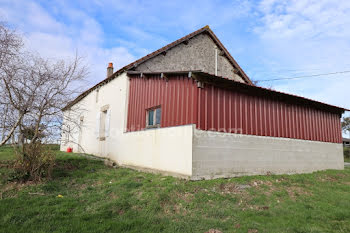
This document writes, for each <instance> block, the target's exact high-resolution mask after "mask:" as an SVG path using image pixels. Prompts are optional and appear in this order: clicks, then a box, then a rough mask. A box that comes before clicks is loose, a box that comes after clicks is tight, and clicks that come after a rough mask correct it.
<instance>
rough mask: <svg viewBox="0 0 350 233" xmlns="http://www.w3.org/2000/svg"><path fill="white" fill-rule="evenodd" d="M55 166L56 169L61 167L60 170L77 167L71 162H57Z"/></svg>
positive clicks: (69, 169)
mask: <svg viewBox="0 0 350 233" xmlns="http://www.w3.org/2000/svg"><path fill="white" fill-rule="evenodd" d="M56 168H57V169H62V170H65V171H75V170H77V169H78V168H79V167H78V166H77V165H74V164H71V163H59V164H56Z"/></svg>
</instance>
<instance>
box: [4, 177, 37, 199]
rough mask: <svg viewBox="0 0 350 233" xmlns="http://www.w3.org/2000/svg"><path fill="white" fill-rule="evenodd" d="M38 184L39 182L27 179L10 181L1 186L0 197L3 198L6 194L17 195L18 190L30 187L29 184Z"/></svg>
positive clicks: (7, 195)
mask: <svg viewBox="0 0 350 233" xmlns="http://www.w3.org/2000/svg"><path fill="white" fill-rule="evenodd" d="M37 184H38V183H35V182H33V181H27V182H25V183H22V182H9V183H7V184H5V185H3V186H2V187H1V190H0V199H3V198H4V196H6V198H9V197H17V195H18V192H19V191H21V190H22V189H23V188H25V187H28V186H33V185H37Z"/></svg>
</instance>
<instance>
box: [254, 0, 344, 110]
mask: <svg viewBox="0 0 350 233" xmlns="http://www.w3.org/2000/svg"><path fill="white" fill-rule="evenodd" d="M256 10H257V12H258V14H259V15H260V18H259V19H258V20H257V21H256V24H255V27H254V28H253V32H254V33H255V34H256V35H257V36H259V38H260V43H261V46H263V47H264V51H265V53H264V57H263V58H262V59H261V60H260V62H261V65H262V66H263V67H264V68H265V73H259V72H257V71H254V69H252V73H254V74H255V77H256V78H258V79H269V78H276V77H280V78H283V77H294V76H301V75H310V74H319V73H329V72H334V71H342V70H350V62H349V59H348V58H349V57H350V43H349V41H350V28H349V27H348V25H350V2H349V1H344V0H341V1H332V0H292V1H287V0H283V1H275V0H263V1H261V2H260V4H259V5H258V7H257V9H256ZM286 67H287V68H288V69H285V68H286ZM266 75H267V76H266ZM266 85H267V86H269V85H272V86H273V88H275V89H277V90H282V91H286V92H289V93H295V94H298V95H303V96H306V97H309V98H312V99H317V100H320V101H323V102H327V103H331V104H334V105H340V106H344V107H347V108H350V104H349V102H348V101H347V98H346V96H347V93H348V86H350V74H343V75H333V76H328V77H318V78H304V79H295V80H289V81H279V82H271V83H267V84H266Z"/></svg>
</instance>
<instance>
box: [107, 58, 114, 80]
mask: <svg viewBox="0 0 350 233" xmlns="http://www.w3.org/2000/svg"><path fill="white" fill-rule="evenodd" d="M112 74H113V63H112V62H110V63H108V67H107V78H108V77H109V76H111V75H112Z"/></svg>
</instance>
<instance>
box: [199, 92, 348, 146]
mask: <svg viewBox="0 0 350 233" xmlns="http://www.w3.org/2000/svg"><path fill="white" fill-rule="evenodd" d="M201 93H205V94H204V95H202V96H201V98H200V99H199V100H198V101H199V104H200V106H201V107H202V109H204V112H203V111H200V115H203V114H204V115H205V116H206V117H204V118H201V120H200V122H198V124H197V127H198V128H199V129H203V130H214V131H220V132H237V133H243V134H250V135H260V136H272V137H285V138H296V139H304V140H313V141H324V142H336V143H341V128H340V119H339V116H338V115H337V114H334V113H329V112H325V111H323V110H319V109H315V108H313V107H310V106H305V105H296V104H290V103H286V102H283V101H278V100H275V99H270V98H266V97H257V96H251V95H247V94H244V93H240V92H234V91H230V90H226V89H222V88H218V87H214V86H211V85H206V86H205V87H204V88H203V89H201Z"/></svg>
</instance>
